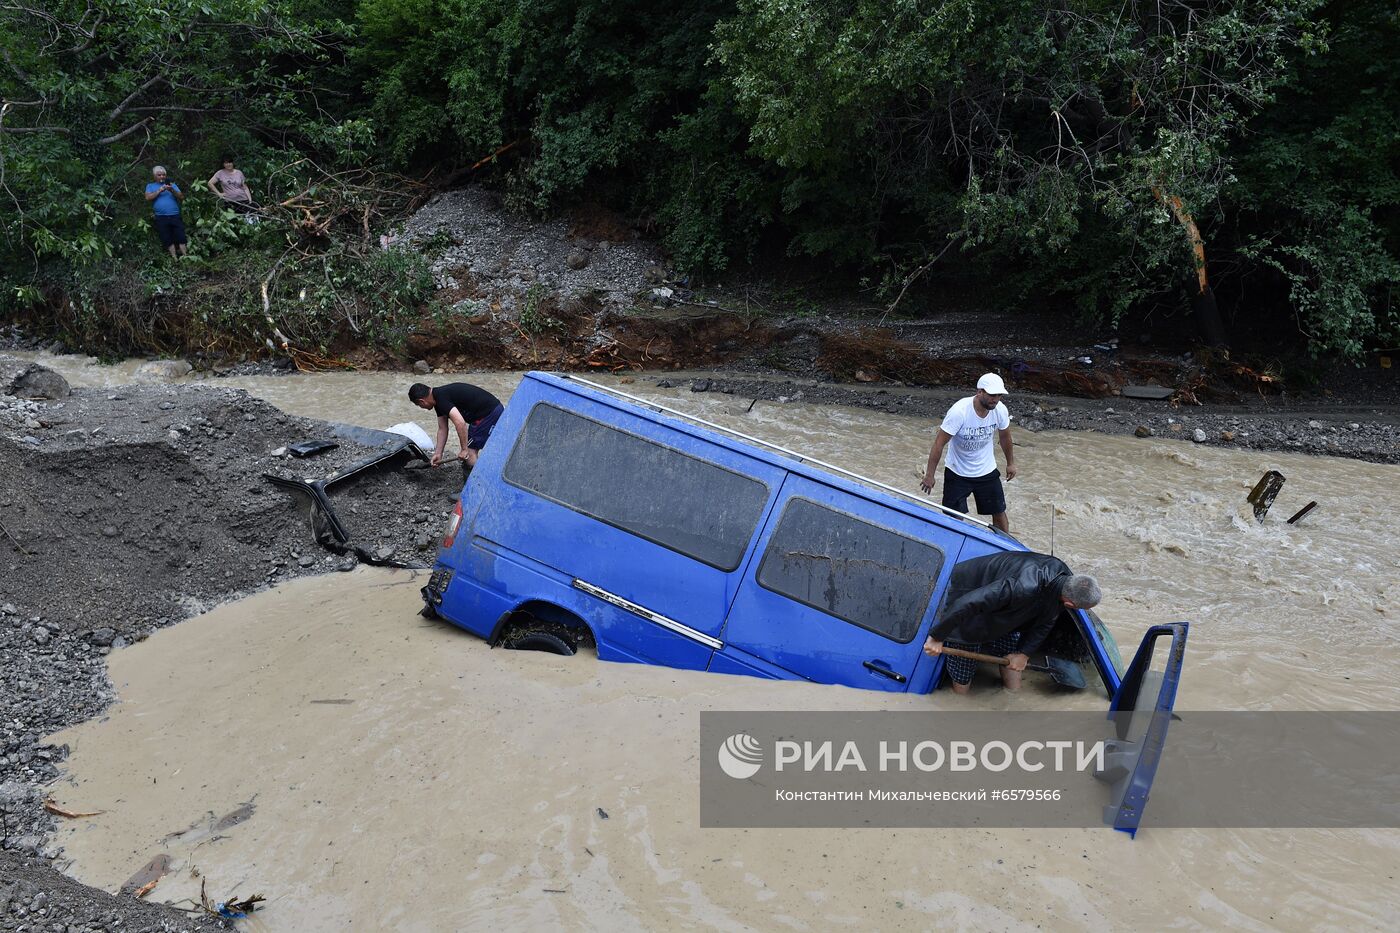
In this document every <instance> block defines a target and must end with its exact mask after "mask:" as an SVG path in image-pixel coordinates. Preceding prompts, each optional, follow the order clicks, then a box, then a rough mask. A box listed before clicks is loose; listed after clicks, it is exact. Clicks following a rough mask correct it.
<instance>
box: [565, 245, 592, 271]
mask: <svg viewBox="0 0 1400 933" xmlns="http://www.w3.org/2000/svg"><path fill="white" fill-rule="evenodd" d="M564 262H565V264H566V265H568V267H569V268H570V269H582V268H584V267H585V266H587V265H588V254H587V253H586V252H584V251H583V250H581V249H576V250H571V251H570V252H569V255H567V256H565V257H564Z"/></svg>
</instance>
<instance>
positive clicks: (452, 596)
mask: <svg viewBox="0 0 1400 933" xmlns="http://www.w3.org/2000/svg"><path fill="white" fill-rule="evenodd" d="M451 557H452V558H454V559H455V561H456V564H455V566H456V568H457V570H458V572H457V573H455V574H454V575H453V577H452V582H451V584H450V585H449V586H448V588H447V593H446V595H445V596H444V598H443V603H442V607H441V610H440V611H441V614H442V615H444V616H445V617H446V618H447V619H448V620H449V621H451V622H452V623H453V624H454V625H458V626H460V627H461V628H464V629H466V630H467V631H469V632H474V633H476V634H477V635H480V636H482V637H483V638H490V637H492V636H493V635H494V634H495V632H494V631H493V628H494V626H495V624H496V622H497V621H498V620H499V619H500V618H501V617H502V616H503V615H505V613H507V612H509V611H510V610H512V609H514V608H516V607H517V606H519V605H521V604H522V603H526V602H532V601H541V602H546V603H551V604H553V605H555V606H558V607H559V608H561V609H565V610H567V611H569V612H571V613H573V614H574V615H576V616H578V617H579V618H580V619H582V620H583V621H584V622H585V623H586V624H587V625H588V627H589V630H590V631H591V632H593V635H594V640H595V641H596V642H597V646H598V657H599V658H600V659H602V660H604V661H639V662H644V663H649V664H662V665H665V666H667V667H679V668H686V669H690V670H704V669H705V667H706V666H707V665H708V664H709V660H710V655H711V654H712V649H710V648H709V647H708V646H705V645H701V644H699V643H697V642H694V641H691V640H690V639H688V638H685V637H683V636H681V635H677V634H676V633H674V632H671V631H668V630H666V629H664V628H661V627H660V626H657V625H655V624H654V623H652V622H648V621H647V620H645V619H642V618H640V617H639V616H636V615H633V614H632V613H630V612H627V611H626V610H623V609H619V608H617V607H616V606H613V605H611V604H609V603H605V602H602V601H601V600H598V599H596V598H594V597H592V596H590V595H588V594H587V593H583V592H580V591H579V590H576V589H574V588H573V586H572V581H571V580H570V579H569V577H568V576H567V575H565V574H561V573H559V572H558V571H555V570H552V569H551V568H549V567H547V566H545V565H543V564H540V563H539V562H538V561H534V560H531V559H530V558H527V557H524V556H523V555H520V554H516V553H512V552H511V551H509V550H507V549H505V548H503V547H501V546H500V545H498V544H496V543H495V542H492V541H487V540H485V539H483V538H480V537H475V538H472V539H470V540H468V539H464V538H459V539H458V540H457V542H456V545H455V546H454V547H453V549H452V552H451Z"/></svg>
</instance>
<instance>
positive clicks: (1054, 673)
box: [943, 645, 1087, 690]
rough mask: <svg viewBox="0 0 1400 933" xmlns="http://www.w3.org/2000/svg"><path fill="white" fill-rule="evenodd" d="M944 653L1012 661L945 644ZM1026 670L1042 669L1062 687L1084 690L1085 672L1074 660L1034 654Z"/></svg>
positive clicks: (997, 661) (1004, 663) (1001, 661)
mask: <svg viewBox="0 0 1400 933" xmlns="http://www.w3.org/2000/svg"><path fill="white" fill-rule="evenodd" d="M943 653H944V654H951V655H953V657H956V658H967V659H969V660H972V661H986V662H987V663H988V664H1000V665H1002V666H1003V667H1005V666H1006V665H1008V664H1010V663H1011V660H1010V659H1009V658H999V657H997V656H996V655H994V654H979V653H977V652H976V651H964V650H963V649H961V648H949V647H948V646H947V645H944V646H943ZM1026 670H1028V671H1040V672H1042V673H1045V674H1049V675H1050V679H1051V680H1053V681H1055V683H1057V684H1059V685H1060V686H1061V687H1072V688H1074V689H1075V690H1083V689H1084V688H1085V686H1087V685H1086V684H1085V683H1084V672H1083V671H1081V670H1080V669H1079V665H1078V664H1075V663H1074V662H1073V661H1066V660H1064V659H1063V658H1052V657H1050V656H1049V655H1048V654H1036V655H1032V656H1031V659H1030V661H1028V662H1027V663H1026Z"/></svg>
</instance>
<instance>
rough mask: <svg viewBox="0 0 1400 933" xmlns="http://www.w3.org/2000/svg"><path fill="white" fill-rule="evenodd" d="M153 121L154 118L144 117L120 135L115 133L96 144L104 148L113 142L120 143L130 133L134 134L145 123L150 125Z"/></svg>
mask: <svg viewBox="0 0 1400 933" xmlns="http://www.w3.org/2000/svg"><path fill="white" fill-rule="evenodd" d="M154 119H155V117H144V118H142V119H141V120H138V121H137V122H135V123H133V124H131V125H130V126H128V127H127V128H126V129H124V130H122V131H121V132H120V133H115V134H113V135H111V136H103V137H102V138H101V139H99V140H98V142H99V143H101V144H102V145H104V146H106V145H109V144H111V143H115V142H121V141H122V140H123V139H126V138H127V137H128V136H130V135H131V134H132V133H135V132H136V131H137V130H139V129H141V128H142V127H143V126H145V125H146V124H147V123H150V122H151V121H152V120H154Z"/></svg>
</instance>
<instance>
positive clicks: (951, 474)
mask: <svg viewBox="0 0 1400 933" xmlns="http://www.w3.org/2000/svg"><path fill="white" fill-rule="evenodd" d="M1005 397H1006V383H1004V382H1002V381H1001V377H1000V376H998V375H997V374H996V373H987V374H986V375H985V376H983V377H982V378H981V379H978V380H977V394H976V395H973V396H969V397H968V398H964V399H959V400H958V401H956V402H954V403H953V407H952V408H950V409H948V414H946V415H944V416H943V423H942V424H941V425H939V428H938V434H937V435H936V436H935V437H934V439H933V449H932V450H930V451H929V454H928V470H927V471H925V473H924V478H923V481H922V482H921V483H920V484H919V485H920V486H922V487H923V490H924V492H932V491H933V486H934V480H935V479H936V478H937V470H938V462H939V461H940V460H942V459H943V448H944V447H947V448H948V466H947V467H946V468H945V469H944V470H943V505H944V507H945V508H950V509H955V510H957V511H959V512H966V511H967V497H968V495H971V496H972V497H973V498H974V499H975V500H976V502H977V512H978V513H979V514H981V515H990V516H991V517H992V524H993V525H995V526H996V527H997V528H1000V529H1001V530H1002V531H1006V532H1009V531H1010V530H1011V525H1010V523H1009V522H1008V521H1007V520H1006V494H1005V493H1004V492H1003V491H1002V488H1001V473H999V472H998V471H997V459H996V454H995V453H993V452H992V436H993V435H995V436H996V438H997V440H998V441H999V442H1000V444H1001V452H1002V453H1003V454H1004V455H1005V456H1006V479H1007V482H1010V481H1011V480H1013V479H1015V478H1016V458H1015V454H1014V453H1013V451H1012V447H1011V416H1010V415H1009V414H1008V413H1007V411H1006V406H1005V405H1003V404H1002V401H1001V400H1002V399H1004V398H1005Z"/></svg>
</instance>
